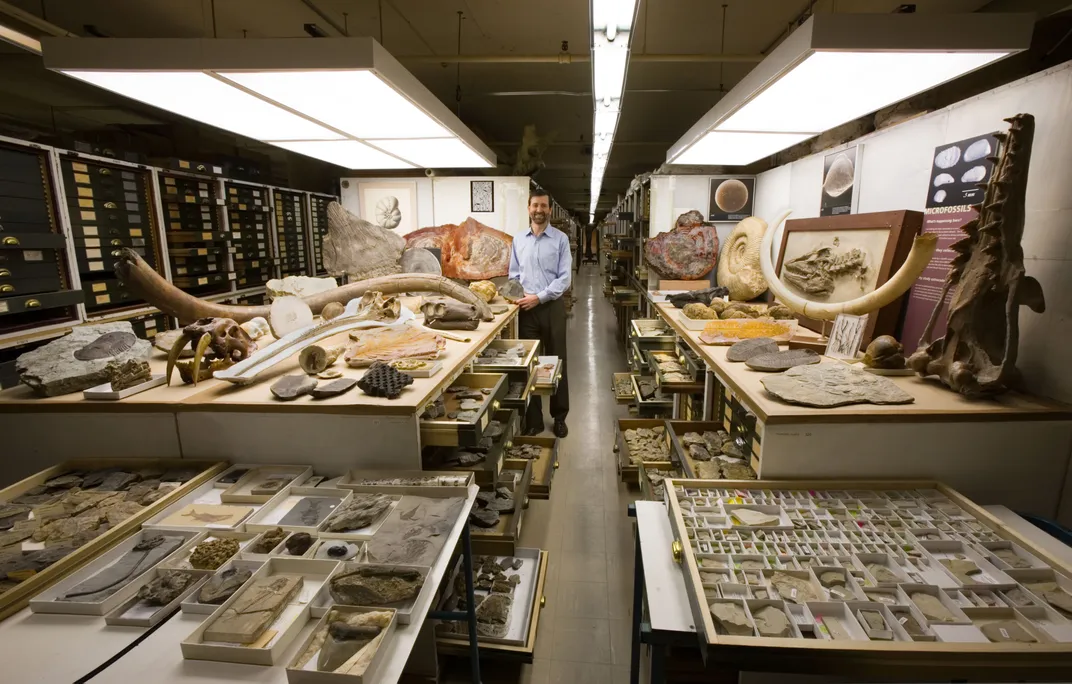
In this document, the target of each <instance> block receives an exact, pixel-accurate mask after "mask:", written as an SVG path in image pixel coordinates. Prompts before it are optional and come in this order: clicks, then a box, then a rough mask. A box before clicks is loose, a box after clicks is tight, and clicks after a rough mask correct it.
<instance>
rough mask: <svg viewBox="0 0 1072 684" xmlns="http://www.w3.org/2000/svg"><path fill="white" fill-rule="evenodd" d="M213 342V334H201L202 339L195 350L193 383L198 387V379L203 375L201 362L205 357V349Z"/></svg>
mask: <svg viewBox="0 0 1072 684" xmlns="http://www.w3.org/2000/svg"><path fill="white" fill-rule="evenodd" d="M210 344H212V335H210V334H209V333H205V334H204V335H202V336H201V339H199V340H198V341H197V349H195V350H194V364H193V379H194V382H193V385H194V387H197V380H198V378H199V377H200V375H201V362H202V361H203V360H204V358H205V351H206V350H207V349H208V346H209V345H210Z"/></svg>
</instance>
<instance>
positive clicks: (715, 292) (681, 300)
mask: <svg viewBox="0 0 1072 684" xmlns="http://www.w3.org/2000/svg"><path fill="white" fill-rule="evenodd" d="M727 294H729V290H727V289H726V288H724V287H709V288H706V289H703V290H689V291H688V292H679V293H677V294H672V295H669V296H667V298H666V300H667V301H668V302H670V303H671V304H673V305H674V308H675V309H684V308H685V305H686V304H692V303H694V302H695V303H698V304H703V305H705V306H709V305H710V304H711V303H712V302H713V301H714V300H715V299H717V298H720V297H725V296H726V295H727Z"/></svg>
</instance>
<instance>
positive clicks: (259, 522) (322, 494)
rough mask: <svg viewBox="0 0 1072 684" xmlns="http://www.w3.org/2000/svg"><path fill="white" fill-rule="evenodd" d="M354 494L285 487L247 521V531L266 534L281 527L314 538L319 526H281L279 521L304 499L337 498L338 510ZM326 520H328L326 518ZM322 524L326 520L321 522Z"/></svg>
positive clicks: (333, 510) (342, 490) (342, 491)
mask: <svg viewBox="0 0 1072 684" xmlns="http://www.w3.org/2000/svg"><path fill="white" fill-rule="evenodd" d="M351 495H352V492H351V491H350V490H348V489H333V488H330V487H303V486H295V485H289V486H287V487H284V488H283V490H282V491H281V492H279V494H277V495H276V496H275V497H274V498H272V500H271V501H269V502H268V503H266V504H264V505H263V506H261V508H260V510H259V511H257V512H256V513H254V514H253V515H251V516H250V517H249V519H248V520H247V521H246V529H247V530H249V531H251V532H266V531H268V530H272V529H275V528H276V527H281V528H283V529H284V530H286V531H287V532H308V533H309V534H311V535H313V536H317V532H316V531H317V528H318V527H319V526H320V525H319V524H317V525H280V524H279V521H280V520H282V519H283V518H284V517H286V515H287V513H289V512H290V511H291V510H293V508H294V507H295V506H297V505H298V503H299V502H300V501H301V500H302V499H306V498H312V497H316V498H337V499H339V503H338V504H337V505H336V506H335V508H338V507H339V506H342V505H343V504H345V503H346V502H347V501H349V500H350V496H351ZM335 508H333V509H332V511H331V513H328V517H329V518H330V517H331V516H332V515H333V514H334V513H335ZM325 520H326V518H325ZM320 522H321V523H323V522H324V520H322V521H320Z"/></svg>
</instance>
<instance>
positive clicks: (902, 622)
mask: <svg viewBox="0 0 1072 684" xmlns="http://www.w3.org/2000/svg"><path fill="white" fill-rule="evenodd" d="M897 622H900V623H901V624H902V625H903V624H905V623H906V622H908V616H907V615H906V616H904V617H902V618H901V619H899V620H898V621H897Z"/></svg>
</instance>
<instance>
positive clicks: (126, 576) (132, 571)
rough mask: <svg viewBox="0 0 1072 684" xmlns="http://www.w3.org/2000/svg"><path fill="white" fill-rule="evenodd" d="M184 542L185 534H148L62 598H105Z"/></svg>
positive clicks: (84, 600) (84, 599)
mask: <svg viewBox="0 0 1072 684" xmlns="http://www.w3.org/2000/svg"><path fill="white" fill-rule="evenodd" d="M185 541H186V539H185V537H176V536H165V535H156V536H148V535H146V536H145V537H143V538H142V540H141V541H139V542H138V543H137V544H135V545H134V547H133V548H132V549H131V550H130V551H127V552H126V553H125V554H123V556H122V557H120V558H119V559H118V560H117V561H116V562H114V563H112V564H111V565H109V566H108V567H106V568H104V569H103V570H101V571H100V572H98V573H96V574H95V575H93V576H92V577H90V578H89V579H87V580H85V581H84V582H81V583H80V584H78V585H76V586H74V587H72V588H71V589H70V590H68V591H67V593H65V594H64V595H63V596H62V597H60V599H59V600H60V601H81V602H86V603H97V602H100V601H103V600H104V599H106V598H108V597H109V596H111V595H112V594H114V593H115V592H117V591H119V590H120V589H122V588H123V587H124V586H126V585H127V584H128V583H129V582H130V581H131V580H133V579H134V578H136V577H138V576H139V575H141V574H142V573H144V572H146V571H147V570H149V569H150V568H152V567H153V566H154V565H156V564H157V563H159V562H160V561H162V560H163V559H164V558H166V557H167V556H168V555H170V554H171V553H172V552H173V551H175V550H176V549H177V548H179V547H180V546H182V544H183V542H185Z"/></svg>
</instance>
